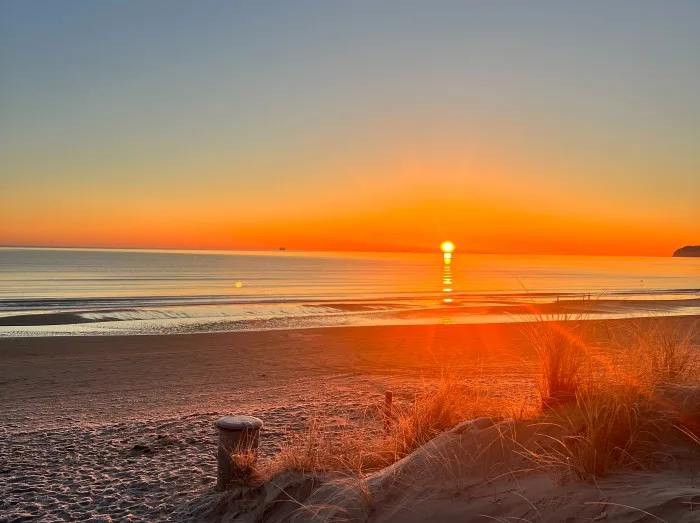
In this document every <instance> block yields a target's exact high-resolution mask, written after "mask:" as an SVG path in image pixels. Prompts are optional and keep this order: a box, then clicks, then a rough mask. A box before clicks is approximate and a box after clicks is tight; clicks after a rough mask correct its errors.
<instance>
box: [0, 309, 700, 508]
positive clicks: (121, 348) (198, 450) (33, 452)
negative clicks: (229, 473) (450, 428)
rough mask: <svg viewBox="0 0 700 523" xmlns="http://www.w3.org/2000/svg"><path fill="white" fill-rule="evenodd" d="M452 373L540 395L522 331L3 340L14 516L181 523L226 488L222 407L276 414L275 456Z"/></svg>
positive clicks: (269, 430) (366, 330)
mask: <svg viewBox="0 0 700 523" xmlns="http://www.w3.org/2000/svg"><path fill="white" fill-rule="evenodd" d="M696 320H697V318H696V317H678V318H667V319H664V320H663V321H665V322H667V323H668V324H669V326H686V327H687V326H689V325H690V324H691V323H693V322H694V321H696ZM633 321H634V322H639V321H642V322H643V321H645V320H613V321H597V322H594V323H593V325H594V326H595V329H596V332H597V335H598V336H599V338H600V339H602V340H603V339H604V338H605V336H607V335H609V333H610V332H611V331H615V330H617V329H624V328H626V327H627V326H629V325H630V322H633ZM440 368H459V369H460V370H461V371H463V372H466V375H468V376H469V377H470V380H472V385H473V386H474V387H476V388H478V390H479V391H480V393H481V394H483V395H485V396H489V397H493V398H500V399H503V400H504V401H509V402H515V403H514V404H522V405H526V404H528V403H533V402H535V401H536V389H535V381H534V372H535V359H534V353H533V351H532V350H530V349H529V348H528V346H527V344H526V342H525V337H524V334H523V332H522V327H521V326H520V325H517V324H491V325H488V324H483V325H432V326H400V327H353V328H327V329H305V330H296V331H295V330H290V331H267V332H237V333H217V334H196V335H177V336H125V337H118V336H113V337H52V338H14V339H0V385H1V389H0V390H1V391H2V402H1V406H0V417H1V418H2V420H3V423H2V427H1V428H0V431H1V432H0V443H1V445H0V448H1V449H2V450H1V451H0V452H1V453H2V455H0V462H2V464H3V465H2V468H1V469H0V493H1V494H2V495H1V496H0V497H1V498H2V502H1V503H2V505H1V506H0V514H2V519H1V520H2V521H21V520H32V519H36V518H39V519H40V520H41V521H60V520H66V519H71V520H92V521H98V520H101V521H110V520H111V521H123V520H133V521H156V520H157V521H164V520H169V519H171V517H172V514H173V511H174V510H175V509H176V508H177V507H179V506H181V505H182V504H184V503H187V502H192V500H193V499H197V497H198V496H200V495H202V494H203V493H204V492H206V490H207V489H209V488H211V487H212V485H213V481H214V478H215V467H216V462H215V450H216V447H215V432H214V429H213V423H214V421H215V420H216V419H217V418H218V417H219V416H221V415H222V414H226V413H231V412H233V413H245V414H252V415H255V416H258V417H260V418H261V419H263V420H264V422H265V429H264V433H263V438H262V447H261V451H262V453H263V454H265V455H270V454H272V453H274V451H275V449H276V445H277V443H279V441H280V439H281V437H282V436H283V435H284V433H285V431H289V430H296V429H300V428H302V427H303V426H304V424H305V423H306V421H307V420H308V419H309V418H311V417H314V416H320V417H324V418H328V417H336V418H338V420H339V422H352V420H353V419H354V418H357V417H359V416H361V415H362V413H363V412H364V411H365V409H367V408H368V407H371V406H372V405H376V404H377V403H378V402H379V401H381V399H382V398H383V394H384V392H385V391H386V390H393V391H395V393H396V394H397V397H398V398H399V399H400V398H402V397H403V398H410V397H411V395H412V393H413V392H414V391H415V390H416V388H417V387H418V386H420V385H421V384H422V383H423V382H424V381H425V380H427V381H429V380H431V379H432V378H433V377H435V373H436V369H440ZM91 518H92V519H91Z"/></svg>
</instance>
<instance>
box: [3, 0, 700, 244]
mask: <svg viewBox="0 0 700 523" xmlns="http://www.w3.org/2000/svg"><path fill="white" fill-rule="evenodd" d="M443 239H452V240H453V241H454V242H455V243H456V244H457V247H458V249H459V250H461V251H478V252H504V253H578V254H648V255H669V254H670V253H671V252H673V250H674V249H676V248H678V247H680V246H682V245H685V244H690V243H700V2H697V1H686V2H684V1H674V2H662V1H656V2H645V1H627V2H622V1H620V2H607V1H606V2H594V1H590V2H568V1H557V2H516V1H512V2H501V1H481V2H467V1H454V2H438V1H431V2H410V1H405V0H403V1H352V2H339V1H338V2H336V1H331V2H325V1H320V0H318V1H314V2H306V1H294V2H287V1H277V2H232V1H221V2H213V1H198V2H191V1H188V2H178V1H147V2H140V1H130V2H124V1H118V2H117V1H107V0H101V1H96V2H92V1H89V0H84V1H79V2H78V1H70V0H68V1H66V0H63V1H61V2H57V1H44V2H38V1H33V0H21V1H8V0H3V1H2V2H0V245H3V244H4V245H86V246H132V247H146V246H148V247H194V248H277V247H280V246H285V247H287V248H288V249H340V250H344V249H347V250H358V249H359V250H364V249H369V250H374V249H389V250H392V249H424V248H437V246H438V245H439V243H440V241H442V240H443Z"/></svg>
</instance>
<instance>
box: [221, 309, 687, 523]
mask: <svg viewBox="0 0 700 523" xmlns="http://www.w3.org/2000/svg"><path fill="white" fill-rule="evenodd" d="M525 328H526V329H527V331H528V332H527V339H528V340H529V342H530V343H532V345H533V348H534V349H535V351H536V353H537V355H538V361H539V369H540V370H539V380H538V382H537V390H538V393H539V395H540V399H541V409H539V410H535V409H533V408H532V407H531V408H530V410H528V411H524V410H523V408H522V406H521V408H520V410H519V411H518V409H516V408H515V406H514V405H512V404H511V405H505V404H503V403H500V404H499V403H498V402H493V401H488V400H486V401H485V400H484V399H483V398H482V397H481V396H480V394H479V391H478V390H475V389H474V388H472V387H469V386H466V385H465V379H464V377H463V376H461V375H460V373H459V372H457V371H455V370H454V369H449V370H445V369H442V370H441V372H440V376H439V379H438V380H437V381H436V382H432V383H431V385H430V386H427V385H426V386H424V387H423V388H421V389H419V390H418V392H417V393H416V394H415V396H414V398H413V400H412V401H409V402H405V403H404V404H402V405H400V406H399V407H398V408H397V409H396V410H395V412H394V416H393V420H392V424H391V426H390V427H389V429H388V430H383V423H384V419H383V413H382V411H381V409H380V408H376V409H374V410H371V411H369V412H368V413H367V414H366V415H365V416H364V417H363V419H362V422H361V423H360V424H359V426H357V425H355V426H351V427H347V426H341V427H339V426H338V425H337V424H334V423H326V422H324V421H323V420H320V419H314V420H312V421H311V422H310V424H309V425H308V426H307V428H306V430H304V431H302V432H300V433H295V434H291V435H289V436H288V437H287V438H286V439H285V441H284V442H283V443H282V445H281V446H280V449H279V451H278V453H277V454H276V455H275V456H273V457H271V458H269V459H265V460H261V461H260V462H259V463H257V464H256V465H255V474H254V481H257V482H262V483H264V482H268V484H269V483H272V484H275V483H276V482H279V481H280V479H279V478H285V477H287V478H288V474H290V473H295V474H299V475H300V476H301V477H306V478H309V477H310V478H313V482H314V485H315V486H316V487H315V488H316V489H317V491H319V492H321V491H323V489H324V488H325V489H329V488H330V487H328V485H329V484H330V485H334V487H332V488H331V490H332V492H333V493H332V495H326V496H325V497H324V496H319V495H316V496H315V497H314V494H313V493H309V492H306V493H305V494H306V495H307V497H308V499H303V500H297V501H296V502H295V503H296V504H297V505H298V506H297V507H296V508H295V509H294V510H292V511H291V512H289V513H288V514H287V517H288V518H290V519H294V518H297V519H298V520H299V521H305V520H318V521H343V520H347V521H364V520H366V519H365V517H364V515H366V514H368V513H374V512H375V511H380V512H381V511H382V510H385V509H386V507H384V508H383V509H382V507H381V504H380V505H377V503H380V502H379V501H378V499H375V498H378V497H381V496H382V494H381V493H379V494H378V493H377V489H376V488H372V485H373V482H374V483H376V478H377V477H381V475H382V474H385V473H386V472H385V471H386V470H392V467H393V468H394V469H395V470H399V469H396V467H397V466H398V467H403V468H401V470H402V471H405V470H406V469H410V473H409V474H408V479H407V478H406V477H403V478H402V481H403V483H402V484H403V485H404V488H406V489H408V490H411V489H412V488H413V486H414V485H416V484H420V478H422V477H426V476H431V474H434V473H435V470H442V471H443V473H442V476H441V479H440V484H441V487H442V489H441V490H442V491H443V493H444V490H445V486H446V485H447V484H449V485H450V486H451V487H450V488H451V490H452V491H454V492H459V491H460V489H463V488H466V485H467V484H468V480H467V479H466V478H467V477H468V476H469V475H470V474H472V475H473V474H474V472H475V471H478V474H481V475H482V477H483V481H484V483H486V484H490V483H492V482H493V481H494V478H493V477H490V476H489V472H490V471H491V472H492V468H493V466H494V463H495V462H498V463H499V464H502V463H505V462H507V463H508V464H509V465H508V467H506V469H504V470H503V472H502V474H501V476H503V475H505V476H512V477H516V476H522V475H525V476H527V475H528V474H530V475H532V474H533V473H534V474H540V473H544V474H545V475H547V476H549V477H551V478H554V480H555V482H556V484H558V485H562V484H565V483H567V482H569V483H570V482H576V481H584V483H583V484H582V485H590V484H591V482H592V484H596V481H602V480H603V479H604V478H606V477H609V476H610V475H611V474H614V473H615V472H619V473H625V472H629V471H637V473H654V472H655V471H659V470H668V469H683V468H684V466H692V465H691V463H690V460H687V459H686V458H687V455H688V454H687V453H688V452H695V454H696V455H695V457H697V450H699V449H693V446H694V445H697V444H698V441H700V440H699V439H698V438H699V436H700V433H699V432H698V431H697V429H698V427H700V425H698V422H699V421H700V416H699V414H700V412H698V409H697V408H695V407H693V409H695V410H693V411H692V412H690V405H689V404H688V401H689V399H690V401H692V400H697V399H698V398H700V393H699V391H700V379H699V377H700V374H699V373H698V355H697V350H696V348H694V347H693V345H692V340H693V339H694V338H693V337H694V335H695V333H696V324H691V325H686V326H684V327H683V328H678V327H677V326H669V325H668V324H666V323H664V322H663V321H651V322H649V321H646V322H630V323H628V324H627V325H626V328H625V331H624V332H622V333H620V332H617V333H616V334H615V335H613V334H612V333H609V335H608V336H607V339H605V340H603V342H602V343H601V340H600V339H597V340H594V338H593V336H592V334H591V329H590V324H589V323H587V322H585V321H582V320H581V319H580V318H569V317H556V318H546V319H545V318H541V319H540V321H538V322H536V323H534V324H531V325H528V326H526V327H525ZM693 351H695V352H693ZM664 391H666V392H664ZM668 391H673V392H675V393H676V395H675V397H674V396H672V394H671V395H670V393H669V392H668ZM696 403H697V402H696ZM696 403H693V405H695V404H696ZM474 419H477V420H478V419H481V420H483V421H481V422H478V423H480V424H481V425H482V426H483V427H485V429H483V430H488V429H490V428H492V427H497V430H496V431H495V432H493V434H492V435H491V439H490V441H489V440H487V441H479V442H478V443H477V445H476V450H477V451H476V452H471V453H469V454H468V455H466V456H465V455H463V454H461V453H460V451H459V450H458V449H454V448H449V447H446V446H441V445H440V444H439V443H434V442H437V441H441V437H440V435H441V434H442V435H445V434H447V435H448V436H449V435H450V434H452V433H454V430H457V429H454V430H451V429H453V428H454V427H455V426H460V423H461V422H462V425H465V423H463V422H464V420H474ZM504 420H505V421H504ZM470 423H473V422H467V423H466V425H469V424H470ZM470 427H471V425H470ZM458 428H459V427H458ZM524 433H525V434H528V436H527V437H525V438H523V437H522V435H523V434H524ZM460 438H462V436H460ZM460 441H462V440H461V439H460ZM494 448H497V449H499V451H498V452H497V454H498V458H497V459H494V457H493V454H494V450H493V449H494ZM417 449H419V452H418V453H417V455H421V453H422V454H423V455H427V457H426V458H425V459H423V460H422V461H421V460H420V458H416V457H415V456H416V455H414V454H412V453H413V452H415V451H416V450H417ZM689 449H690V450H689ZM471 450H472V451H474V450H475V449H471ZM234 459H240V456H235V457H234ZM406 460H408V462H407V461H406ZM499 460H500V461H499ZM411 461H416V462H418V466H415V464H412V465H404V463H409V462H411ZM686 461H687V462H686ZM693 463H694V462H693ZM386 467H389V468H388V469H386ZM382 469H384V471H383V470H382ZM430 469H432V470H430ZM445 471H447V472H445ZM394 474H395V473H394ZM478 474H477V475H478ZM501 476H498V475H497V476H496V479H499V478H500V477H501ZM373 478H374V479H373ZM283 481H284V480H282V482H283ZM521 481H524V482H527V480H526V479H521ZM397 482H398V483H401V482H400V481H399V479H398V476H396V477H394V479H393V482H392V483H391V488H394V487H395V486H396V484H398V483H397ZM324 484H325V485H326V486H325V487H324V486H323V485H324ZM338 485H342V488H341V487H339V486H338ZM433 487H434V485H433ZM586 488H587V487H582V488H581V490H586ZM311 490H312V491H313V489H311ZM447 490H450V489H447ZM349 492H351V494H349ZM358 493H362V495H359V494H358ZM415 494H416V495H419V493H418V492H417V491H416V492H415ZM420 494H422V495H426V496H427V497H426V500H427V499H428V498H430V495H429V494H426V493H425V492H422V493H420ZM348 497H350V498H352V499H353V501H352V502H350V504H349V505H348V503H349V502H348V499H349V498H348ZM522 497H523V499H522V502H523V504H524V505H526V506H528V507H529V506H531V508H532V509H533V510H534V513H538V512H539V509H537V507H536V506H535V504H534V503H533V501H531V500H529V499H527V498H526V497H525V496H522ZM358 499H360V500H361V501H360V502H359V505H358V501H357V500H358ZM612 499H613V501H590V500H589V501H586V502H585V504H584V505H582V507H583V506H585V507H586V508H587V509H591V510H592V508H596V507H597V508H600V507H603V508H606V507H607V508H608V509H612V508H614V507H617V510H625V511H628V512H629V511H632V512H639V514H641V515H642V516H643V517H649V518H652V519H655V520H658V521H666V520H664V519H663V518H662V517H661V516H657V515H654V513H653V512H647V511H646V510H645V509H643V508H639V507H635V506H631V505H626V504H624V503H618V502H616V501H615V500H614V499H615V498H614V496H613V498H612ZM319 500H321V502H320V503H319ZM541 501H542V500H540V502H541ZM640 502H641V501H640ZM689 503H691V505H690V508H693V507H694V505H693V503H694V501H691V502H689ZM596 504H598V505H596ZM358 506H359V507H361V508H358ZM528 510H529V509H528ZM652 510H654V509H652ZM607 513H608V512H605V514H606V517H607ZM600 514H602V512H600V513H599V515H600ZM481 516H482V517H483V518H485V519H492V520H496V521H509V519H507V518H499V517H497V516H492V515H489V514H481ZM536 519H537V518H535V519H533V520H532V521H534V520H536ZM540 519H542V518H541V514H540ZM241 520H242V521H246V520H245V519H241ZM524 520H527V521H530V519H524Z"/></svg>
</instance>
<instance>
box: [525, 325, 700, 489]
mask: <svg viewBox="0 0 700 523" xmlns="http://www.w3.org/2000/svg"><path fill="white" fill-rule="evenodd" d="M565 325H566V322H562V321H558V322H552V323H545V322H542V323H540V324H538V325H536V327H535V329H537V330H538V332H543V331H551V332H552V334H549V335H547V334H546V332H545V333H544V334H539V335H538V336H533V337H531V338H530V339H531V341H534V342H535V343H541V346H539V347H536V350H537V353H538V355H539V357H540V366H541V367H540V368H541V375H540V383H544V384H545V385H546V386H552V384H561V386H562V389H556V388H549V389H547V388H546V387H545V386H542V387H541V389H540V390H541V394H542V395H543V405H544V406H548V405H549V406H553V408H551V409H547V410H545V411H544V412H543V415H542V417H543V418H544V419H546V420H547V421H548V422H549V423H552V424H554V425H556V426H558V427H559V428H560V429H561V436H560V437H558V438H552V440H551V442H552V444H551V445H549V446H547V447H546V448H539V449H537V450H536V451H533V452H531V453H530V454H529V456H530V457H531V458H533V459H534V461H535V462H536V463H538V464H539V465H542V466H546V467H550V468H551V467H555V468H559V469H565V470H569V471H571V472H573V473H574V474H575V475H576V476H578V477H581V478H590V477H596V476H602V475H605V474H607V473H609V472H611V471H614V470H618V469H621V468H629V467H633V468H645V467H648V466H653V463H652V462H653V458H654V457H655V456H656V455H657V454H658V452H657V451H660V450H662V449H663V447H664V444H665V443H664V441H665V440H667V439H668V434H669V433H674V432H675V431H674V429H673V427H674V426H679V427H681V429H682V431H683V432H684V433H687V434H694V432H693V430H694V429H693V428H689V426H688V425H687V424H686V423H684V420H683V418H682V416H681V415H679V414H681V413H682V408H681V409H676V410H675V411H674V410H673V409H668V408H666V407H667V405H665V404H664V402H661V401H659V395H658V390H659V387H660V386H661V385H662V384H665V385H666V386H683V387H685V388H688V387H690V388H691V389H692V388H693V387H700V381H699V380H698V373H697V368H698V365H697V364H698V360H699V355H698V353H697V349H693V347H692V344H691V340H692V339H693V336H694V332H695V325H693V326H692V327H691V328H689V329H687V330H679V329H669V328H668V327H667V324H665V323H664V322H662V321H659V320H645V321H643V322H637V323H635V324H633V325H632V327H631V328H630V329H629V330H627V331H625V332H623V333H622V336H619V335H618V336H611V337H610V340H609V347H608V350H607V351H600V350H595V349H594V348H592V344H591V341H590V339H588V338H587V337H583V336H582V335H581V330H580V328H579V327H578V325H577V324H573V325H572V330H571V331H570V332H569V333H568V334H567V333H564V332H562V330H563V328H564V326H565ZM553 339H554V340H561V339H565V340H567V341H557V342H553V341H552V340H553ZM572 340H573V341H572ZM694 350H695V351H696V352H693V351H694ZM573 352H575V353H576V354H575V355H572V354H571V353H573ZM561 353H565V355H563V356H562V355H561ZM562 359H563V360H564V361H565V362H567V361H568V362H575V363H564V364H559V363H558V362H559V361H560V360H562ZM543 360H544V361H543ZM558 370H561V372H562V374H563V376H558V375H557V371H558ZM548 373H551V375H550V374H548ZM562 392H564V393H566V394H567V395H571V394H573V398H571V397H570V396H568V399H570V400H571V401H568V402H566V403H561V402H557V404H555V405H551V403H549V404H548V401H547V397H556V396H557V394H561V393H562ZM690 427H693V425H690Z"/></svg>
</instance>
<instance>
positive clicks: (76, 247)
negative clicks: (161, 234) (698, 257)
mask: <svg viewBox="0 0 700 523" xmlns="http://www.w3.org/2000/svg"><path fill="white" fill-rule="evenodd" d="M680 248H682V247H679V249H680ZM0 249H27V250H31V249H34V250H50V249H55V250H104V251H110V250H112V251H191V252H193V251H209V252H236V251H238V252H332V253H365V254H432V253H435V254H442V251H440V247H439V246H437V247H436V248H435V249H428V248H413V249H391V250H382V249H374V250H361V249H342V250H341V249H336V250H333V249H332V250H328V249H294V248H291V249H290V248H286V247H280V248H278V249H272V248H269V249H264V248H259V249H252V248H247V249H246V248H215V247H129V246H98V245H21V244H14V245H13V244H3V245H0ZM674 252H675V251H674ZM456 253H457V254H472V255H498V256H587V257H611V258H614V257H621V258H630V257H631V258H639V257H642V258H645V257H646V258H673V253H671V254H667V255H651V254H644V255H638V254H580V253H544V252H521V253H512V252H511V253H508V252H494V251H477V250H459V249H457V250H456Z"/></svg>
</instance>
